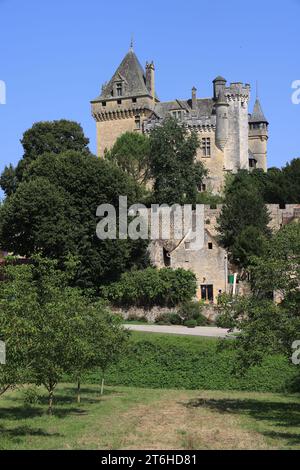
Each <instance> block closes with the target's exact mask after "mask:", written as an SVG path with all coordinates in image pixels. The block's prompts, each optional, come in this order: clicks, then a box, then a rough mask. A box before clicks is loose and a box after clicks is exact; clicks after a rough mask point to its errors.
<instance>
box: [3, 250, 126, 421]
mask: <svg viewBox="0 0 300 470" xmlns="http://www.w3.org/2000/svg"><path fill="white" fill-rule="evenodd" d="M71 264H72V263H71ZM70 275H71V273H70V272H68V271H66V272H64V273H63V272H62V271H60V270H58V269H57V264H56V263H55V262H54V261H50V260H46V259H42V258H41V257H35V258H34V259H33V260H32V263H31V264H29V265H26V266H8V267H6V268H5V279H4V281H3V282H2V283H0V302H1V313H0V331H1V335H2V337H3V338H4V340H5V342H6V344H7V351H8V367H9V368H10V369H13V367H16V366H17V367H18V369H17V370H19V369H21V367H22V368H23V375H17V376H13V377H10V381H9V382H7V384H6V387H7V385H9V386H12V385H13V384H14V383H17V382H19V383H20V381H21V378H22V380H24V377H27V382H29V381H30V382H32V383H35V384H36V385H41V384H42V385H44V386H45V387H46V389H47V390H48V394H49V409H48V411H49V413H50V414H52V410H53V399H54V392H55V388H56V386H57V384H58V383H59V381H60V380H61V378H62V376H63V374H66V373H68V374H74V375H75V376H76V379H77V380H78V381H79V382H80V377H81V375H82V373H83V372H84V371H85V370H87V369H89V368H91V367H92V366H93V365H94V364H95V357H97V360H96V363H97V365H99V364H101V367H103V370H104V369H105V368H106V367H107V366H108V365H109V364H110V363H111V361H112V360H114V361H115V360H116V359H117V351H118V348H119V347H120V345H121V344H124V342H125V339H122V338H123V337H122V334H123V336H124V338H127V336H128V335H127V333H126V332H124V333H122V331H123V330H122V326H121V324H120V322H119V321H118V322H117V320H115V319H114V317H113V316H112V314H111V313H110V312H109V311H108V310H107V309H106V308H105V307H104V305H103V304H102V303H100V302H96V303H95V302H93V301H92V300H91V299H89V298H87V297H84V295H83V293H82V291H80V290H78V289H74V288H70V287H68V280H69V279H68V278H69V276H70ZM95 337H96V338H97V341H96V343H95V341H94V338H95ZM96 346H97V349H95V347H96ZM106 348H108V349H109V351H107V350H106ZM100 350H101V354H100ZM104 358H105V360H104ZM16 380H17V382H16ZM3 385H4V384H3ZM79 393H80V387H78V394H79ZM78 396H80V395H78Z"/></svg>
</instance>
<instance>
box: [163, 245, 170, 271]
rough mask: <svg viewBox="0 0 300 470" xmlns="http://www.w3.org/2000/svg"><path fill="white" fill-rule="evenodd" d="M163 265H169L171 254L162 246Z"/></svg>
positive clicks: (167, 266)
mask: <svg viewBox="0 0 300 470" xmlns="http://www.w3.org/2000/svg"><path fill="white" fill-rule="evenodd" d="M163 250H164V265H165V267H166V268H169V267H170V266H171V255H170V253H169V252H168V251H167V250H166V249H165V248H164V249H163Z"/></svg>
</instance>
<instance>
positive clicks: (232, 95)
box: [224, 82, 251, 102]
mask: <svg viewBox="0 0 300 470" xmlns="http://www.w3.org/2000/svg"><path fill="white" fill-rule="evenodd" d="M224 93H225V96H226V97H227V99H228V100H229V101H230V100H240V101H247V102H248V101H249V99H250V93H251V87H250V85H249V84H248V83H246V84H243V83H242V82H233V83H230V86H229V87H225V91H224Z"/></svg>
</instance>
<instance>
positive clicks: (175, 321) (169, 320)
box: [155, 312, 182, 325]
mask: <svg viewBox="0 0 300 470" xmlns="http://www.w3.org/2000/svg"><path fill="white" fill-rule="evenodd" d="M155 323H158V324H159V325H182V319H181V317H180V316H179V315H178V313H176V312H170V313H162V314H161V315H159V317H157V318H156V320H155Z"/></svg>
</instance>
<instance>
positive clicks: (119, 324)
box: [87, 310, 130, 395]
mask: <svg viewBox="0 0 300 470" xmlns="http://www.w3.org/2000/svg"><path fill="white" fill-rule="evenodd" d="M87 322H88V331H89V342H90V345H91V347H92V351H93V354H92V359H91V363H92V364H93V366H94V367H99V369H100V372H101V389H100V393H101V395H103V392H104V379H105V373H106V371H107V369H108V368H109V367H110V366H111V365H113V364H115V363H116V362H117V361H118V359H119V358H120V357H121V356H122V354H124V353H125V352H126V348H127V345H128V340H129V337H130V332H129V331H128V330H126V329H125V328H124V327H123V320H122V318H121V317H118V316H116V315H111V314H110V313H109V312H108V311H107V310H106V311H104V312H103V316H102V317H97V316H95V315H92V316H89V318H88V319H87Z"/></svg>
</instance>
